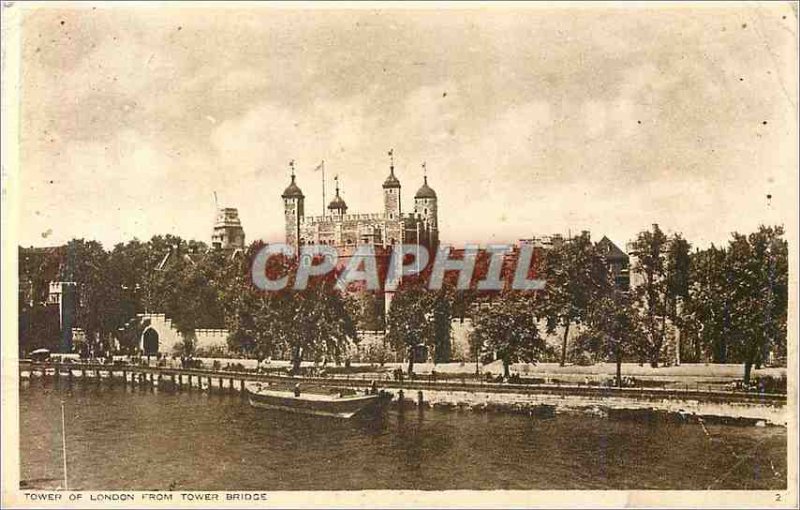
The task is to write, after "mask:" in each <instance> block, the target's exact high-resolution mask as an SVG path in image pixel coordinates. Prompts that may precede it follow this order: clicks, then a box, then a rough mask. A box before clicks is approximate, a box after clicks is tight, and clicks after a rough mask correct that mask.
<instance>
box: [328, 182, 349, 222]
mask: <svg viewBox="0 0 800 510" xmlns="http://www.w3.org/2000/svg"><path fill="white" fill-rule="evenodd" d="M334 181H336V196H335V197H333V200H331V203H330V204H328V210H329V211H330V212H331V216H335V217H341V216H344V215H345V214H347V204H346V203H345V201H344V200H343V199H342V197H340V196H339V177H338V176H337V177H335V178H334Z"/></svg>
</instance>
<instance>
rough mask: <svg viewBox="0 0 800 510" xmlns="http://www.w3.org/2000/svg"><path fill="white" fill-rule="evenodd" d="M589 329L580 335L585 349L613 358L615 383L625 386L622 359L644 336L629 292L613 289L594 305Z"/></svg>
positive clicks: (636, 346) (632, 351) (633, 350)
mask: <svg viewBox="0 0 800 510" xmlns="http://www.w3.org/2000/svg"><path fill="white" fill-rule="evenodd" d="M587 319H588V320H587V324H588V326H589V327H588V330H587V331H586V332H585V333H584V334H582V335H581V336H580V337H579V339H578V342H577V343H578V344H579V345H580V346H581V347H583V348H584V349H586V350H588V351H590V352H593V353H595V354H598V355H600V356H604V357H606V358H608V359H611V360H613V361H614V363H615V364H616V367H617V370H616V384H617V386H618V387H622V361H623V359H624V358H625V357H626V356H630V355H632V354H634V353H636V352H638V350H639V349H640V342H641V340H642V338H643V331H642V327H641V317H640V315H639V313H638V311H637V309H636V307H635V306H634V303H633V302H632V300H631V298H630V296H628V295H627V294H625V293H623V292H621V291H619V290H617V289H612V290H610V291H609V292H608V293H607V294H606V295H605V296H602V297H600V298H599V299H598V300H597V301H595V302H594V303H593V305H592V307H591V311H590V312H589V314H588V317H587Z"/></svg>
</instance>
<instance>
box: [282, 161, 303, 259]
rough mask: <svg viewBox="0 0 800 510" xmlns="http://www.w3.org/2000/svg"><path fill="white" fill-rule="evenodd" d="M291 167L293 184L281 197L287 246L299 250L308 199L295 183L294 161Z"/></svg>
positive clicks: (290, 184) (290, 164) (291, 183)
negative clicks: (301, 222)
mask: <svg viewBox="0 0 800 510" xmlns="http://www.w3.org/2000/svg"><path fill="white" fill-rule="evenodd" d="M289 167H290V168H291V170H292V182H290V183H289V186H287V187H286V189H285V190H284V191H283V194H282V195H281V197H282V198H283V212H284V222H285V225H286V244H288V245H289V246H294V247H295V248H297V247H298V245H299V240H300V219H301V218H302V217H303V215H304V214H305V211H304V205H305V199H306V197H305V196H304V195H303V192H302V191H301V190H300V187H299V186H297V184H296V183H295V182H294V181H295V176H294V160H292V161H291V162H290V163H289Z"/></svg>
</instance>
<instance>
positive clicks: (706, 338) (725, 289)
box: [683, 245, 733, 363]
mask: <svg viewBox="0 0 800 510" xmlns="http://www.w3.org/2000/svg"><path fill="white" fill-rule="evenodd" d="M691 258H692V262H691V271H690V284H689V298H688V300H687V301H686V308H685V313H684V320H683V326H684V330H685V331H686V332H687V334H688V335H689V337H690V338H691V340H692V349H691V355H692V359H693V360H694V361H695V362H699V361H700V360H701V359H702V358H703V355H704V354H708V355H710V357H711V359H712V360H713V361H714V362H715V363H726V362H727V360H728V340H729V337H730V333H731V297H732V293H731V290H732V287H733V285H732V282H733V275H732V273H731V271H730V268H729V258H728V255H727V252H726V250H725V249H723V248H717V247H715V246H713V245H712V246H711V247H710V248H708V249H705V250H699V251H697V252H695V253H693V254H692V256H691Z"/></svg>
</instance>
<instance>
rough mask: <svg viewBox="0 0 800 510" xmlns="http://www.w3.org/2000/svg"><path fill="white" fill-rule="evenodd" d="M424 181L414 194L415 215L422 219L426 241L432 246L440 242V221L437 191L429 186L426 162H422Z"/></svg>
mask: <svg viewBox="0 0 800 510" xmlns="http://www.w3.org/2000/svg"><path fill="white" fill-rule="evenodd" d="M422 170H423V172H425V173H424V175H423V182H422V186H421V187H420V188H419V190H417V193H416V195H414V215H415V216H417V217H419V218H420V219H421V220H422V223H423V227H424V232H425V237H426V238H427V239H424V241H426V243H427V244H428V245H429V246H430V247H433V246H436V245H438V244H439V224H438V223H439V222H438V211H437V198H436V192H435V191H434V190H433V188H431V187H430V186H428V175H427V167H426V165H425V163H423V164H422Z"/></svg>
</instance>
